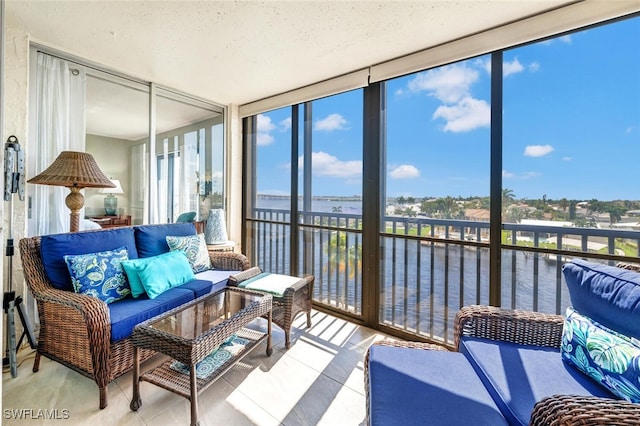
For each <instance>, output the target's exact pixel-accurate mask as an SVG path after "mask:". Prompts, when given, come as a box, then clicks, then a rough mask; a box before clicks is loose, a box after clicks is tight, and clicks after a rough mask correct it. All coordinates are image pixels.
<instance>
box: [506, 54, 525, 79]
mask: <svg viewBox="0 0 640 426" xmlns="http://www.w3.org/2000/svg"><path fill="white" fill-rule="evenodd" d="M522 71H524V67H523V66H522V64H521V63H520V61H518V58H513V61H511V62H503V63H502V74H503V77H507V76H509V75H511V74H517V73H519V72H522Z"/></svg>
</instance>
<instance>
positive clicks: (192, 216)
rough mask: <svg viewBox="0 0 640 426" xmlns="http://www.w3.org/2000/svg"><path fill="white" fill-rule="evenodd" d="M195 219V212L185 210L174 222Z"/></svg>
mask: <svg viewBox="0 0 640 426" xmlns="http://www.w3.org/2000/svg"><path fill="white" fill-rule="evenodd" d="M195 220H196V212H185V213H182V214H181V215H180V216H178V218H177V219H176V223H183V222H193V221H195Z"/></svg>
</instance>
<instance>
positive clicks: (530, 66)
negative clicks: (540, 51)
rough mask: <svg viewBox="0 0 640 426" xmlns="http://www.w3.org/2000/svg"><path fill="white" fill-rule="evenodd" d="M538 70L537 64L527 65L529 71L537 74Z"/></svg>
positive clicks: (538, 65)
mask: <svg viewBox="0 0 640 426" xmlns="http://www.w3.org/2000/svg"><path fill="white" fill-rule="evenodd" d="M539 69H540V64H539V63H538V62H531V63H530V64H529V71H531V72H538V70H539Z"/></svg>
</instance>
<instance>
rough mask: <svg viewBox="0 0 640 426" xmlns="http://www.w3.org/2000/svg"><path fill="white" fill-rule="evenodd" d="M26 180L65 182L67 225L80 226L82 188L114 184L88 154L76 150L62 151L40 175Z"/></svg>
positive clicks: (45, 183) (62, 183)
mask: <svg viewBox="0 0 640 426" xmlns="http://www.w3.org/2000/svg"><path fill="white" fill-rule="evenodd" d="M27 182H29V183H35V184H39V185H53V186H65V187H67V188H69V190H71V192H70V193H69V195H67V197H66V198H65V204H66V205H67V207H68V208H69V210H71V213H70V215H69V216H70V218H69V228H70V230H71V232H78V231H79V230H80V209H82V206H84V196H83V195H82V194H81V193H80V190H81V189H83V188H113V187H115V185H114V184H113V182H111V180H110V179H109V178H108V177H107V176H105V174H104V173H102V171H101V170H100V168H99V167H98V164H96V161H95V160H94V159H93V156H92V155H91V154H87V153H86V152H77V151H62V152H61V153H60V155H58V158H56V159H55V160H54V162H53V163H51V165H50V166H49V167H47V168H46V169H45V170H44V171H43V172H41V173H40V174H39V175H37V176H34V177H32V178H31V179H29V180H28V181H27Z"/></svg>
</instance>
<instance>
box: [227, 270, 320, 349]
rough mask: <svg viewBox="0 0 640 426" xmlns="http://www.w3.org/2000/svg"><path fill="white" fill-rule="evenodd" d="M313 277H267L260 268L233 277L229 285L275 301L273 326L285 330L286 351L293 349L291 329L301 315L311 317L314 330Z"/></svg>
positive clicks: (278, 275)
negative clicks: (262, 294) (265, 294)
mask: <svg viewBox="0 0 640 426" xmlns="http://www.w3.org/2000/svg"><path fill="white" fill-rule="evenodd" d="M314 281H315V277H314V276H313V275H305V276H303V277H291V276H289V275H280V274H270V273H264V272H262V270H261V269H260V268H258V267H253V268H250V269H247V270H246V271H243V272H240V273H238V274H236V275H232V276H231V277H229V285H235V286H240V287H243V288H247V289H251V290H254V291H262V292H265V293H267V294H271V296H272V297H273V314H272V315H273V322H274V323H276V325H278V326H279V327H280V328H282V329H283V330H284V336H285V347H286V348H287V349H289V348H290V347H291V325H292V324H293V320H294V319H295V318H296V317H297V316H298V315H299V314H301V313H303V312H304V313H306V314H307V327H311V304H312V298H313V283H314Z"/></svg>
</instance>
